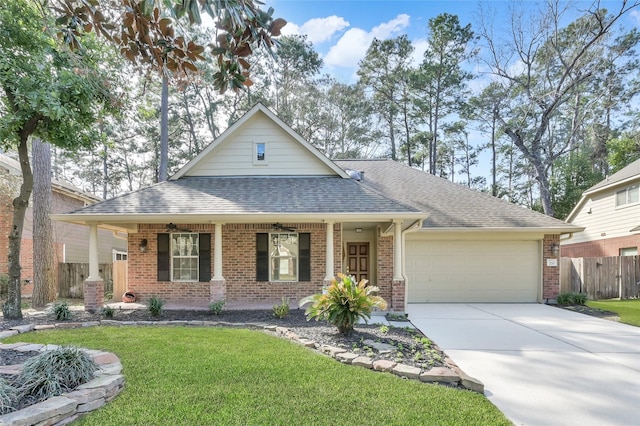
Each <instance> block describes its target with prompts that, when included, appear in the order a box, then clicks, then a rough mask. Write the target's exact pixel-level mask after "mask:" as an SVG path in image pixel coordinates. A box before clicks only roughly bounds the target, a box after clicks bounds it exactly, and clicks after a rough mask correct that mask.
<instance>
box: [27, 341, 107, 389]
mask: <svg viewBox="0 0 640 426" xmlns="http://www.w3.org/2000/svg"><path fill="white" fill-rule="evenodd" d="M97 369H98V365H97V364H96V363H95V362H94V361H93V359H92V358H91V357H90V356H89V355H88V354H87V353H86V352H83V351H81V350H80V349H78V348H75V347H72V346H63V347H59V348H57V349H54V350H52V351H47V352H43V353H41V354H40V355H36V356H34V357H33V358H30V359H28V360H27V361H26V362H25V363H24V366H23V368H22V373H20V376H19V377H18V384H19V390H20V394H21V395H22V396H29V397H33V398H35V399H36V400H38V401H42V400H45V399H48V398H51V397H53V396H58V395H61V394H62V393H63V392H68V391H71V390H73V389H75V388H76V387H78V386H79V385H81V384H83V383H86V382H88V381H89V380H91V379H92V378H93V377H94V373H95V371H96V370H97Z"/></svg>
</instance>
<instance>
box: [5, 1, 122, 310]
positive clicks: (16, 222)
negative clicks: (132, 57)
mask: <svg viewBox="0 0 640 426" xmlns="http://www.w3.org/2000/svg"><path fill="white" fill-rule="evenodd" d="M45 12H46V11H45V9H44V7H43V6H42V5H41V4H40V3H38V2H36V1H29V0H16V1H12V2H10V3H9V4H8V5H5V6H3V7H2V8H0V28H2V31H0V89H1V92H0V99H1V101H2V106H3V107H2V116H0V142H1V143H2V144H3V148H8V147H17V151H18V154H19V161H20V167H21V171H22V184H21V187H20V192H19V194H18V196H17V197H16V198H15V199H14V200H13V222H12V228H11V229H12V231H11V233H10V235H9V290H8V293H9V294H8V300H7V302H6V303H5V304H4V306H3V313H4V316H5V318H7V319H19V318H22V312H21V294H20V246H21V241H22V229H23V226H24V217H25V213H26V210H27V206H28V204H29V198H30V196H31V193H32V191H33V174H32V171H31V165H30V160H29V152H28V140H29V138H30V137H31V136H37V137H40V138H41V139H43V140H45V141H48V142H50V143H52V144H55V145H58V146H61V147H71V146H78V145H89V144H90V143H91V140H92V139H93V138H92V137H91V124H92V123H93V122H94V121H95V113H96V111H97V110H99V109H100V108H101V107H106V108H109V107H111V106H112V105H113V103H112V101H113V99H112V98H111V96H110V94H109V90H108V89H107V87H106V85H105V82H106V81H105V79H104V78H103V77H102V76H101V75H100V71H99V68H98V66H97V64H96V63H95V62H92V58H91V56H90V55H89V54H86V55H83V56H78V55H75V54H73V53H71V52H69V51H68V49H63V48H60V47H59V46H58V45H57V40H56V37H55V34H52V32H51V24H52V22H51V21H50V20H49V19H48V17H47V16H46V14H45ZM88 42H90V40H89V41H88ZM111 91H112V92H115V90H114V89H113V88H112V89H111ZM114 94H117V93H114Z"/></svg>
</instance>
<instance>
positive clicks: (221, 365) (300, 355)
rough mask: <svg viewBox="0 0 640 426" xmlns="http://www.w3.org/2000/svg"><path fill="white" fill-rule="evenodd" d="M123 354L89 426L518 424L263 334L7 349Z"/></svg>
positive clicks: (123, 337)
mask: <svg viewBox="0 0 640 426" xmlns="http://www.w3.org/2000/svg"><path fill="white" fill-rule="evenodd" d="M18 341H22V342H36V343H52V344H58V345H65V344H73V345H77V346H81V347H85V348H91V349H101V350H106V351H110V352H114V353H116V354H117V355H118V356H119V357H120V360H121V361H122V364H123V366H124V375H125V377H126V387H125V389H124V391H123V392H122V393H121V394H120V395H119V396H118V398H116V399H115V400H114V401H112V402H111V403H109V404H108V405H107V406H105V407H104V408H102V409H100V410H98V411H96V412H94V413H92V414H90V415H89V416H87V417H85V418H84V419H82V420H81V421H80V422H79V424H82V425H100V426H104V425H118V426H120V425H125V424H126V425H161V424H171V425H217V424H220V425H240V424H242V425H266V424H269V425H309V424H313V425H332V426H333V425H363V424H384V425H410V424H424V425H434V424H437V425H461V424H473V425H481V424H485V425H509V424H511V423H510V422H509V421H508V420H507V419H506V418H505V417H504V415H503V414H502V413H501V412H500V411H499V410H498V409H497V408H496V407H495V406H494V405H493V404H491V403H490V402H489V400H487V399H486V398H485V397H484V396H482V395H480V394H477V393H474V392H470V391H461V390H456V389H450V388H446V387H443V386H437V385H427V384H424V383H420V382H416V381H413V380H403V379H400V378H398V377H396V376H393V375H391V374H383V373H376V372H373V371H370V370H365V369H363V368H358V367H352V366H347V365H342V364H340V363H338V362H336V361H335V360H333V359H330V358H328V357H326V356H324V355H320V354H317V353H314V352H312V351H311V350H309V349H306V348H304V347H302V346H299V345H296V344H294V343H292V342H289V341H287V340H284V339H280V338H276V337H272V336H269V335H267V334H266V333H263V332H260V331H253V330H240V329H228V328H188V327H148V328H146V327H91V328H85V329H75V330H53V331H42V332H33V333H27V334H22V335H19V336H14V337H12V338H10V339H5V340H3V342H5V343H12V342H18Z"/></svg>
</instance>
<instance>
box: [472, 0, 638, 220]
mask: <svg viewBox="0 0 640 426" xmlns="http://www.w3.org/2000/svg"><path fill="white" fill-rule="evenodd" d="M636 6H637V3H636V2H629V1H627V0H624V1H622V2H621V4H620V6H619V7H618V8H617V9H616V10H614V11H613V13H608V12H607V11H606V10H604V9H601V8H600V7H599V6H598V4H595V5H594V6H593V7H592V8H591V9H589V10H587V11H586V12H585V13H584V14H583V16H581V17H580V18H578V19H577V20H575V21H574V22H572V23H571V24H569V25H568V26H566V27H564V28H563V27H562V23H563V22H564V20H565V19H566V14H567V13H568V10H569V9H568V8H564V7H563V5H561V4H560V2H559V1H555V2H552V1H550V2H548V3H547V4H546V8H545V9H544V11H543V12H542V13H541V14H539V15H538V16H535V15H534V14H533V13H531V11H527V12H526V13H525V12H522V11H521V12H518V11H514V13H513V15H512V25H511V29H512V30H511V34H510V37H509V38H508V40H506V41H505V42H504V43H501V41H500V40H498V39H497V38H496V37H495V36H494V34H493V30H492V28H491V27H490V25H489V24H488V22H487V19H488V17H487V13H486V12H483V14H482V19H483V25H482V38H483V39H484V40H485V43H486V47H487V49H486V52H487V54H488V56H487V57H485V59H484V60H485V63H486V64H487V65H488V66H489V68H490V69H491V72H492V73H493V74H494V75H495V76H496V82H497V83H499V84H500V85H501V86H502V90H503V91H504V92H505V93H507V94H508V100H509V102H505V103H503V105H502V108H501V109H500V111H499V114H498V117H497V119H498V122H499V123H500V127H501V130H502V131H503V132H504V133H505V134H506V135H507V136H508V137H509V138H511V140H512V141H513V143H514V145H515V146H516V147H517V148H518V150H519V151H520V152H521V153H522V155H523V156H524V158H525V159H526V160H527V162H528V163H529V164H530V165H531V167H532V168H533V171H534V173H535V180H536V182H537V186H538V190H539V193H540V201H541V205H542V208H543V211H544V213H545V214H547V215H550V216H553V215H554V209H553V203H552V196H551V189H550V182H549V175H550V173H551V169H552V166H553V164H554V162H555V160H557V159H558V158H560V157H561V156H562V155H564V154H565V153H566V152H568V150H569V149H570V146H571V141H572V140H574V138H572V137H571V136H569V137H561V138H560V137H556V136H557V134H554V133H553V132H550V129H551V125H552V122H553V120H554V119H556V118H558V114H560V113H561V110H562V108H563V107H566V105H567V104H568V103H569V102H571V101H572V100H574V101H576V99H577V98H576V96H577V94H579V93H580V92H581V91H583V90H588V88H590V87H593V83H594V80H595V79H596V78H598V76H602V75H603V73H604V72H615V69H612V67H611V65H612V62H611V59H612V58H611V56H610V55H609V54H608V53H610V52H616V55H617V57H623V56H624V55H625V53H626V52H628V51H629V50H630V49H631V48H632V47H633V45H634V43H629V42H628V38H623V39H613V37H612V34H613V33H614V32H615V31H616V27H615V26H616V24H617V23H618V21H619V20H620V19H621V18H622V17H623V16H624V15H625V14H627V13H629V11H630V10H632V9H633V8H635V7H636ZM631 38H632V39H633V38H635V37H631ZM623 41H624V42H623ZM614 68H615V67H614ZM577 105H580V103H579V102H578V104H577ZM567 128H568V129H569V130H568V131H569V132H572V131H574V130H576V129H578V128H580V127H579V126H576V125H574V126H568V127H567Z"/></svg>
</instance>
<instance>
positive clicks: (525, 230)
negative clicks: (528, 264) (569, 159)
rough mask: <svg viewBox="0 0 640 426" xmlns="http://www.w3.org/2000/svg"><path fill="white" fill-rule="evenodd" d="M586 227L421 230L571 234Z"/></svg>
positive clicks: (426, 230)
mask: <svg viewBox="0 0 640 426" xmlns="http://www.w3.org/2000/svg"><path fill="white" fill-rule="evenodd" d="M584 229H585V228H584V227H581V226H573V225H569V226H566V227H438V228H428V227H427V228H424V227H423V228H422V229H420V232H429V233H452V232H453V233H469V232H483V233H490V232H491V233H544V234H570V233H575V232H581V231H584Z"/></svg>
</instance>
